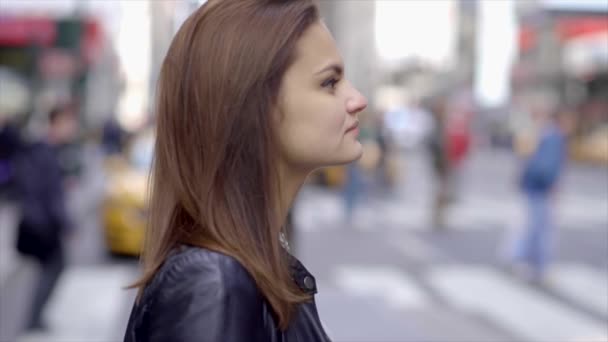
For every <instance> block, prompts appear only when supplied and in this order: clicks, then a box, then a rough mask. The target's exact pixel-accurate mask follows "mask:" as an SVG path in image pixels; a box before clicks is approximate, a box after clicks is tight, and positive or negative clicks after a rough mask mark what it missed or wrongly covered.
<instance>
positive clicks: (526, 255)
mask: <svg viewBox="0 0 608 342" xmlns="http://www.w3.org/2000/svg"><path fill="white" fill-rule="evenodd" d="M533 115H534V116H535V119H536V121H537V122H538V125H539V127H540V134H539V139H538V143H537V145H536V148H535V149H534V151H533V153H532V154H531V155H530V156H529V157H528V158H527V160H526V161H525V162H524V166H523V170H522V173H521V178H520V187H521V190H522V191H523V193H524V195H525V197H526V203H527V222H526V225H525V227H524V229H522V230H520V232H519V234H518V236H516V238H515V240H514V244H513V247H512V248H513V249H512V251H511V258H512V262H513V266H514V267H516V268H518V269H519V268H521V267H520V266H523V270H522V271H523V272H525V273H524V275H525V276H526V277H529V279H530V280H532V281H541V280H542V277H543V275H544V273H545V270H546V268H547V265H548V263H549V260H550V254H551V244H552V240H553V239H552V238H553V236H554V234H555V223H554V217H553V212H554V210H553V207H554V203H553V202H554V197H555V196H554V193H555V191H556V189H557V186H558V181H559V178H560V175H561V174H562V172H563V169H564V167H565V164H566V156H567V136H568V134H569V132H570V130H571V123H572V118H571V117H569V116H565V115H559V116H553V117H552V116H551V113H550V112H549V111H548V110H546V108H542V109H541V108H536V111H535V112H533Z"/></svg>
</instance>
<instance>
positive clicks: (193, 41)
mask: <svg viewBox="0 0 608 342" xmlns="http://www.w3.org/2000/svg"><path fill="white" fill-rule="evenodd" d="M343 70H344V65H343V62H342V59H341V57H340V54H339V52H338V50H337V47H336V45H335V42H334V40H333V38H332V36H331V34H330V33H329V31H328V29H327V28H326V26H325V25H324V24H323V22H322V21H321V19H320V18H319V13H318V9H317V7H316V5H315V2H314V1H313V0H298V1H274V0H268V1H260V0H222V1H216V0H211V1H207V2H205V3H204V4H203V5H202V6H201V7H200V8H199V9H198V10H196V11H195V12H194V13H193V14H192V15H190V17H189V18H187V19H186V21H185V22H184V24H183V25H182V27H181V28H180V29H179V30H178V32H177V34H176V36H175V37H174V38H173V42H172V43H171V45H170V48H169V50H168V52H167V55H166V57H165V60H164V62H163V65H162V69H161V72H160V77H159V89H158V91H157V97H158V101H157V104H158V105H157V108H156V116H157V136H156V149H155V157H154V166H153V176H152V182H153V186H152V193H151V198H150V214H151V217H150V220H149V225H148V227H147V228H146V239H145V241H146V242H145V245H144V249H143V254H142V258H143V265H144V274H143V276H142V278H141V279H140V280H139V281H138V282H137V283H136V284H134V287H137V288H138V289H139V292H138V296H137V300H136V302H135V304H134V306H133V310H132V312H131V316H130V319H129V322H128V327H127V330H126V334H125V341H127V342H138V341H151V342H154V341H175V342H189V341H226V342H231V341H248V342H258V341H259V342H262V341H264V342H266V341H287V342H289V341H307V342H315V341H329V338H328V337H327V335H326V333H325V331H324V329H323V326H322V324H321V322H320V320H319V316H318V314H317V308H316V304H315V301H314V295H315V293H316V284H315V279H314V277H313V276H312V275H311V274H310V273H309V272H308V271H307V270H306V268H305V267H304V266H303V265H302V264H301V263H300V262H299V261H298V260H297V259H296V258H295V257H293V256H292V255H291V254H290V252H289V246H288V244H287V243H286V241H287V240H286V239H285V237H284V230H285V221H286V217H287V215H288V211H289V208H290V207H291V205H292V202H293V200H294V198H295V196H296V195H297V193H298V191H299V189H300V187H301V186H302V185H303V184H304V182H305V181H306V178H307V177H308V175H309V174H310V173H312V172H313V171H314V170H315V169H318V168H320V167H323V166H328V165H340V164H345V163H349V162H352V161H354V160H356V159H358V158H359V157H360V156H361V154H362V146H361V144H360V143H359V142H358V140H357V134H358V125H357V122H358V119H357V116H358V113H359V112H361V111H362V110H363V109H364V108H365V107H366V106H367V102H366V99H365V98H364V97H363V96H362V95H361V94H360V93H359V92H358V91H357V90H356V89H355V88H354V87H353V86H352V85H351V84H350V82H349V81H348V80H346V79H345V78H344V74H343Z"/></svg>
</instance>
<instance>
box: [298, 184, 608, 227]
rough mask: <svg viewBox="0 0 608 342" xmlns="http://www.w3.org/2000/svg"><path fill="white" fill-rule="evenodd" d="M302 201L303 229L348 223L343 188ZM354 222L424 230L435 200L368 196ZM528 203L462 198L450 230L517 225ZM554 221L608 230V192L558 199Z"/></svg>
mask: <svg viewBox="0 0 608 342" xmlns="http://www.w3.org/2000/svg"><path fill="white" fill-rule="evenodd" d="M306 191H307V192H308V193H307V194H304V195H303V197H310V198H314V200H308V198H304V199H303V200H300V201H297V202H296V204H295V207H294V208H295V211H294V213H295V219H296V224H297V227H298V229H301V230H302V231H306V232H311V231H319V230H326V229H337V228H339V227H342V226H344V225H345V224H346V220H345V214H344V201H343V199H342V197H341V195H340V193H339V192H332V191H325V190H322V189H306V190H305V192H306ZM362 201H363V203H362V204H361V205H360V206H359V207H357V209H356V211H355V213H354V217H353V220H352V221H351V222H353V223H351V224H353V225H355V226H357V228H360V229H362V230H371V229H389V230H411V231H416V230H425V229H428V226H429V223H430V218H431V207H432V206H431V199H430V198H428V196H426V197H425V196H420V198H417V199H415V200H414V199H410V200H403V199H400V200H391V199H363V200H362ZM525 215H526V208H525V203H523V199H522V198H521V197H516V196H512V197H507V198H501V199H493V198H484V197H463V198H460V199H458V200H457V201H456V202H455V203H454V204H453V205H452V206H451V207H449V209H448V211H447V218H448V222H449V226H450V229H452V230H456V231H470V230H485V229H492V228H496V227H507V228H511V227H517V226H521V225H523V223H524V222H525ZM555 216H556V217H555V221H556V222H557V225H558V227H559V228H564V229H569V230H588V229H595V228H597V227H606V229H608V196H606V198H585V197H576V196H567V197H563V198H559V200H558V201H557V202H556V213H555Z"/></svg>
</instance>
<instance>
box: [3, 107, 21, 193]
mask: <svg viewBox="0 0 608 342" xmlns="http://www.w3.org/2000/svg"><path fill="white" fill-rule="evenodd" d="M20 148H21V135H20V134H19V129H18V128H17V126H16V125H15V124H14V123H13V122H12V120H9V119H8V118H3V117H2V116H1V115H0V200H5V199H7V200H12V199H13V197H14V196H15V193H14V192H15V189H14V185H15V184H14V183H15V182H14V178H15V166H14V160H15V157H16V156H17V155H18V153H19V150H20Z"/></svg>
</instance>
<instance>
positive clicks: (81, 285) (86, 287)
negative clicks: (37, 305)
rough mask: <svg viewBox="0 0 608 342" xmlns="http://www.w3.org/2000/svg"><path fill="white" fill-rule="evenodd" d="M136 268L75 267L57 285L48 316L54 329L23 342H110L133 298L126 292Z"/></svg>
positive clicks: (118, 335) (119, 334)
mask: <svg viewBox="0 0 608 342" xmlns="http://www.w3.org/2000/svg"><path fill="white" fill-rule="evenodd" d="M136 276H137V274H136V273H134V271H133V268H132V267H127V266H122V265H116V266H90V267H83V266H81V267H71V268H68V269H66V271H65V274H63V275H62V277H61V278H60V281H59V283H58V284H57V290H56V292H55V293H54V294H53V297H52V298H51V300H50V301H49V303H48V305H47V308H46V310H45V313H44V316H45V317H46V321H47V322H48V325H49V328H50V330H49V331H48V332H45V333H44V334H42V333H31V334H27V335H23V336H22V337H21V338H20V339H19V342H107V341H116V340H117V339H122V334H123V333H124V330H122V331H117V327H118V326H120V325H121V323H123V322H120V321H119V320H124V319H125V318H124V317H122V316H123V314H122V313H123V312H124V311H125V309H126V308H127V307H128V305H129V303H128V302H129V301H130V298H131V295H130V293H129V292H128V291H125V290H124V287H125V286H128V285H129V284H130V283H131V282H132V281H133V280H135V277H136Z"/></svg>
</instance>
